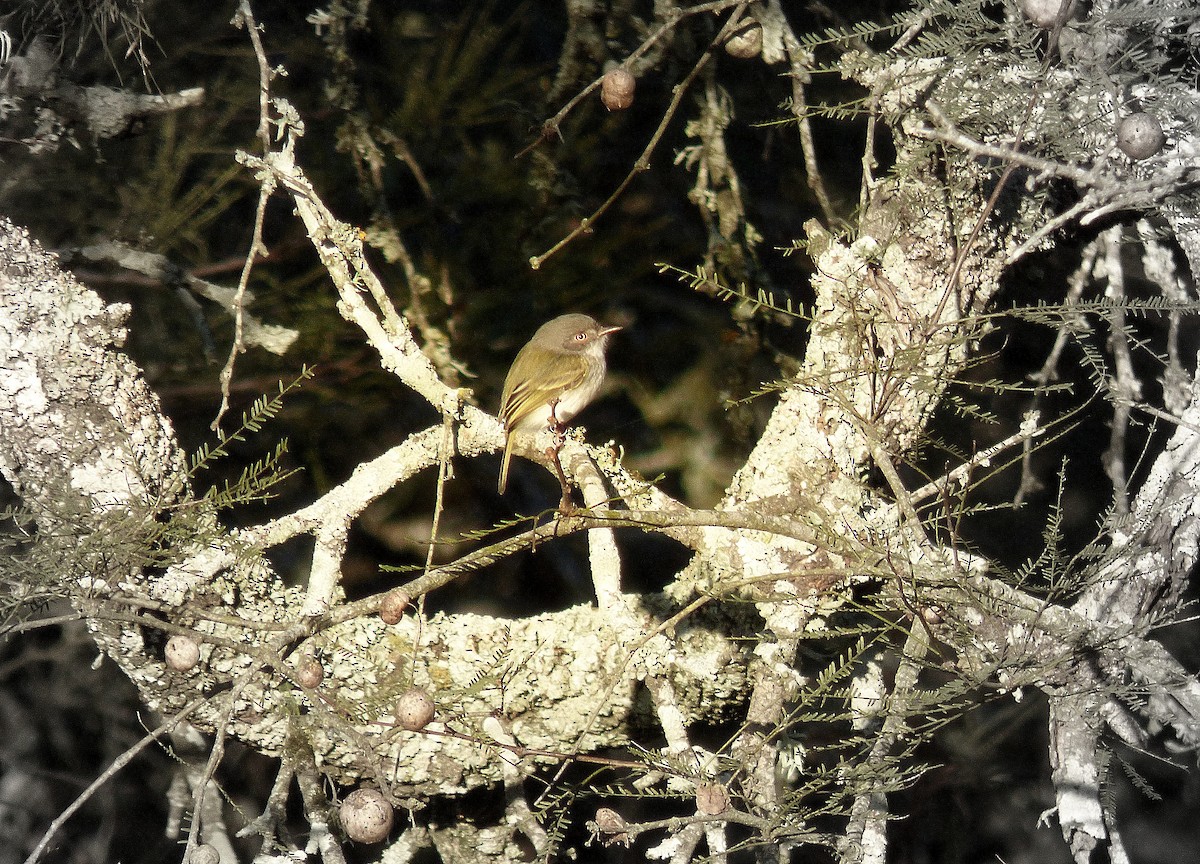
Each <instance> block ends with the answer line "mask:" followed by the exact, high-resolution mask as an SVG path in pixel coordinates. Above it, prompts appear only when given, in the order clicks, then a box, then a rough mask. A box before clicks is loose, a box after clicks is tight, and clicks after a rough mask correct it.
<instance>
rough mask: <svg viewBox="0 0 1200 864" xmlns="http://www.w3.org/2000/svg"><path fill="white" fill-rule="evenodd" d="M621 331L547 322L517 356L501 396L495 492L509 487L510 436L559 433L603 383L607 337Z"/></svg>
mask: <svg viewBox="0 0 1200 864" xmlns="http://www.w3.org/2000/svg"><path fill="white" fill-rule="evenodd" d="M620 329H621V328H620V327H611V326H605V325H603V324H600V323H599V322H597V321H596V320H595V319H594V318H592V317H590V316H588V315H582V314H580V313H578V312H572V313H569V314H567V315H559V316H558V317H557V318H552V319H551V320H549V321H547V322H546V323H545V324H543V325H542V326H541V327H539V328H538V330H537V332H536V333H534V334H533V337H532V338H531V339H530V340H529V341H528V342H527V343H525V346H524V347H523V348H522V349H521V350H520V351H519V352H517V356H516V359H515V360H513V364H512V367H511V368H510V369H509V370H508V376H507V377H506V378H505V379H504V391H503V393H502V394H501V396H500V420H501V422H503V423H504V456H503V458H502V460H501V462H500V479H499V481H498V482H497V484H496V490H497V491H498V492H499V493H500V494H501V495H503V494H504V490H505V488H506V487H507V485H508V463H509V459H510V458H511V456H512V445H513V436H514V433H526V434H533V433H537V432H539V431H541V430H542V429H554V430H556V431H561V429H562V427H563V426H564V424H566V423H567V421H569V420H570V419H571V418H572V417H574V416H575V415H576V414H578V413H579V412H580V411H582V410H583V409H584V407H585V406H586V405H587V404H588V403H589V402H591V401H592V399H593V398H594V397H595V395H596V391H598V390H599V389H600V384H601V383H602V382H603V381H604V373H605V372H606V371H607V364H606V363H605V360H604V351H605V349H606V348H607V347H608V337H609V336H611V335H612V334H613V333H616V332H617V331H618V330H620Z"/></svg>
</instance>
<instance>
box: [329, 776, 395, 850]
mask: <svg viewBox="0 0 1200 864" xmlns="http://www.w3.org/2000/svg"><path fill="white" fill-rule="evenodd" d="M338 815H339V816H340V817H341V820H342V828H343V829H344V830H345V832H346V836H347V837H349V838H350V839H351V840H353V841H355V842H356V843H378V842H380V841H381V840H386V839H387V836H388V834H389V833H391V830H392V820H393V818H394V815H393V813H392V805H391V804H389V803H388V802H387V799H386V798H384V797H383V793H382V792H380V791H379V790H378V789H365V788H364V789H355V790H354V791H353V792H351V793H350V794H349V795H347V796H346V799H345V800H344V801H342V806H341V808H340V809H339V811H338Z"/></svg>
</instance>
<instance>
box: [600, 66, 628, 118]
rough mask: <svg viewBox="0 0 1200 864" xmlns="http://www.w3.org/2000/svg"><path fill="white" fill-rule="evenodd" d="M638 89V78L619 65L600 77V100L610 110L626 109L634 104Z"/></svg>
mask: <svg viewBox="0 0 1200 864" xmlns="http://www.w3.org/2000/svg"><path fill="white" fill-rule="evenodd" d="M636 89H637V79H636V78H634V77H633V76H632V75H630V74H629V72H628V71H627V70H625V69H622V68H621V67H620V66H618V67H617V68H615V69H609V70H608V71H607V72H605V73H604V77H603V78H602V79H600V101H601V102H603V103H604V107H605V108H607V109H608V110H609V111H624V110H625V109H626V108H628V107H629V106H630V105H632V104H633V91H634V90H636Z"/></svg>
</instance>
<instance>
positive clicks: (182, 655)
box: [163, 633, 200, 672]
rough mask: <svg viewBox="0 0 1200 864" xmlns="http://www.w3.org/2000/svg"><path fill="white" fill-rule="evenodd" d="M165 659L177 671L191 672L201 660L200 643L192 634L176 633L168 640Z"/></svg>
mask: <svg viewBox="0 0 1200 864" xmlns="http://www.w3.org/2000/svg"><path fill="white" fill-rule="evenodd" d="M163 659H165V660H166V662H167V666H169V667H170V668H172V669H174V670H175V671H176V672H190V671H191V670H192V669H195V668H196V664H197V663H199V662H200V644H199V643H198V642H197V641H196V640H195V639H193V638H192V637H191V636H184V635H183V634H181V633H176V634H175V635H174V636H172V637H171V638H170V639H168V640H167V647H166V649H165V650H164V651H163Z"/></svg>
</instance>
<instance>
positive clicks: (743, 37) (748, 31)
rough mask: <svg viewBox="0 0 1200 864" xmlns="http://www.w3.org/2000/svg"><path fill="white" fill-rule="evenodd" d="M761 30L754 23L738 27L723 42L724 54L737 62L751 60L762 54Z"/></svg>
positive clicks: (756, 23) (759, 26)
mask: <svg viewBox="0 0 1200 864" xmlns="http://www.w3.org/2000/svg"><path fill="white" fill-rule="evenodd" d="M762 44H763V30H762V27H761V25H759V24H758V22H756V21H751V22H749V23H748V24H745V25H743V26H741V27H739V28H738V29H737V30H735V31H734V33H733V35H732V36H730V37H729V38H728V39H726V40H725V53H726V54H728V55H729V56H730V57H736V58H738V59H739V60H753V59H754V58H755V57H757V56H758V55H759V54H761V53H762Z"/></svg>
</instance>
